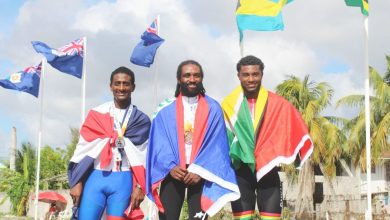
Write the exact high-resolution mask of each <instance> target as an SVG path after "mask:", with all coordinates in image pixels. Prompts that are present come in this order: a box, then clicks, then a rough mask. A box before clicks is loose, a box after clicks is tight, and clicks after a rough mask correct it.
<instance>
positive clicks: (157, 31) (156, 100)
mask: <svg viewBox="0 0 390 220" xmlns="http://www.w3.org/2000/svg"><path fill="white" fill-rule="evenodd" d="M156 26H157V28H156V34H157V35H158V36H160V33H161V32H160V15H157V24H156ZM157 52H158V51H156V54H155V56H154V57H155V59H156V62H155V65H154V68H155V69H154V70H155V71H154V104H155V107H156V108H157V106H158V98H157V92H158V62H157Z"/></svg>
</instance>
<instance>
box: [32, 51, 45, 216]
mask: <svg viewBox="0 0 390 220" xmlns="http://www.w3.org/2000/svg"><path fill="white" fill-rule="evenodd" d="M45 66H46V59H45V58H43V59H42V68H41V69H42V70H41V79H40V83H39V130H38V147H37V168H36V170H37V176H36V180H35V201H34V205H35V218H34V219H35V220H38V194H39V175H40V169H41V146H42V115H43V94H44V88H45V86H44V81H45V80H44V79H45Z"/></svg>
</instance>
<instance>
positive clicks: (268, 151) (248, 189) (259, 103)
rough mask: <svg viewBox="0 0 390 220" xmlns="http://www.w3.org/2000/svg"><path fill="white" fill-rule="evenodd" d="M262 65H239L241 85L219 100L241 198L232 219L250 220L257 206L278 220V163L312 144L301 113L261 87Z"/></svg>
mask: <svg viewBox="0 0 390 220" xmlns="http://www.w3.org/2000/svg"><path fill="white" fill-rule="evenodd" d="M263 71H264V64H263V62H262V61H261V60H260V59H259V58H257V57H255V56H246V57H244V58H242V59H241V60H240V61H239V62H238V64H237V72H238V73H237V76H238V79H239V80H240V83H241V85H240V86H238V87H237V88H236V89H234V90H233V92H231V93H230V94H229V95H228V96H227V97H226V98H225V100H224V101H223V102H222V108H223V111H224V116H225V120H226V123H225V124H226V127H227V134H228V139H229V145H230V152H229V155H230V158H231V160H232V162H233V165H234V168H235V172H236V176H237V183H238V186H239V189H240V193H241V198H240V199H239V200H237V201H234V202H232V210H233V215H234V219H252V217H253V213H254V210H255V205H256V202H257V207H258V210H259V212H260V216H261V219H281V212H282V201H281V199H282V190H281V185H280V179H279V174H278V165H280V164H290V163H292V162H294V161H295V158H296V157H297V155H299V156H300V161H301V164H300V165H301V166H302V165H303V163H304V162H305V161H306V160H307V158H308V157H309V156H310V154H311V153H312V152H313V144H312V141H311V139H310V136H309V132H308V130H307V127H306V125H305V123H304V121H303V119H302V117H301V115H300V113H299V112H298V111H297V110H296V109H295V108H294V107H293V106H292V105H291V104H290V103H289V102H288V101H287V100H285V99H284V98H283V97H281V96H278V95H276V94H274V93H272V92H269V91H267V90H266V89H265V88H264V87H263V86H261V80H262V78H263Z"/></svg>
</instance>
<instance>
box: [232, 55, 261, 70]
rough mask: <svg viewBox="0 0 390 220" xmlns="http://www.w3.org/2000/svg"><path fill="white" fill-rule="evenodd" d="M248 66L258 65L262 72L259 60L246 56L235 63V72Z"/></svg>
mask: <svg viewBox="0 0 390 220" xmlns="http://www.w3.org/2000/svg"><path fill="white" fill-rule="evenodd" d="M248 65H259V67H260V70H261V72H263V70H264V63H263V61H261V60H260V59H259V58H257V57H255V56H253V55H248V56H246V57H243V58H241V60H240V61H238V63H237V72H240V70H241V66H248Z"/></svg>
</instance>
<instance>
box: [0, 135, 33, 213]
mask: <svg viewBox="0 0 390 220" xmlns="http://www.w3.org/2000/svg"><path fill="white" fill-rule="evenodd" d="M34 152H35V151H34V148H33V147H32V145H31V144H30V143H23V144H22V149H20V150H18V151H17V154H16V155H17V156H16V171H13V170H10V169H8V168H4V169H0V177H1V178H0V191H1V192H6V195H7V196H6V197H5V198H4V199H3V200H2V201H1V202H4V201H5V199H7V198H9V199H10V202H11V213H12V214H14V215H18V216H25V215H26V213H27V210H28V198H29V194H30V192H31V191H32V189H33V188H34V180H35V170H36V169H35V168H36V166H35V162H36V159H35V153H34Z"/></svg>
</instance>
